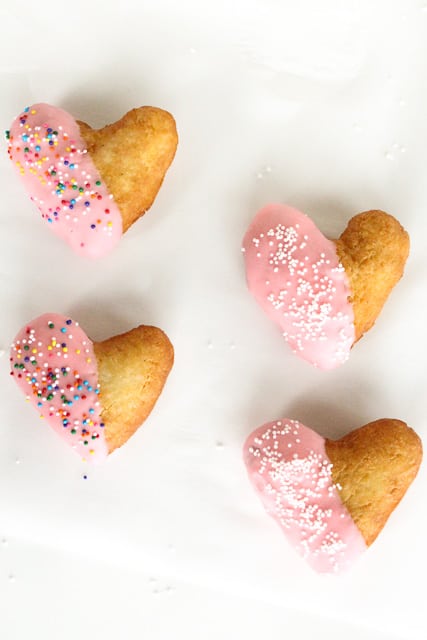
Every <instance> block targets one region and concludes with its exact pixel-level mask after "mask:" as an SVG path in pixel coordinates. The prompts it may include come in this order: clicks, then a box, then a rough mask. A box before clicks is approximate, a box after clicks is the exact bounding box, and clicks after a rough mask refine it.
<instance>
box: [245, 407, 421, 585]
mask: <svg viewBox="0 0 427 640" xmlns="http://www.w3.org/2000/svg"><path fill="white" fill-rule="evenodd" d="M243 456H244V461H245V464H246V467H247V471H248V474H249V478H250V480H251V482H252V484H253V486H254V488H255V490H256V492H257V493H258V494H259V496H260V498H261V500H262V503H263V505H264V507H265V509H266V511H267V512H268V513H269V514H270V515H271V516H272V517H273V518H274V520H276V522H277V523H278V524H279V526H280V527H281V528H282V530H283V532H284V533H285V535H286V537H287V539H288V540H289V542H290V543H291V544H292V545H293V546H294V547H295V548H296V550H297V551H298V553H300V554H301V555H302V556H303V557H304V558H305V559H306V560H307V562H308V563H309V564H310V566H311V567H312V568H313V569H315V570H316V571H319V572H322V573H339V572H341V571H343V570H345V569H347V568H348V567H349V566H350V565H351V564H352V563H353V561H354V560H355V559H356V558H357V557H358V556H359V555H360V554H361V553H363V551H365V550H366V548H367V546H369V545H370V544H371V543H372V542H373V541H374V540H375V538H376V537H377V535H378V533H379V532H380V531H381V529H382V528H383V526H384V524H385V522H386V521H387V518H388V517H389V515H390V513H391V512H392V511H393V509H394V508H395V507H396V505H397V504H398V503H399V501H400V500H401V498H402V497H403V495H404V493H405V492H406V490H407V488H408V486H409V485H410V484H411V482H412V480H413V479H414V477H415V475H416V473H417V471H418V467H419V465H420V463H421V458H422V448H421V441H420V439H419V438H418V436H417V435H416V434H415V432H414V431H413V430H412V429H410V428H409V427H408V426H407V425H406V424H405V423H404V422H401V421H399V420H390V419H383V420H376V421H375V422H371V423H369V424H368V425H365V426H363V427H361V428H359V429H356V430H355V431H352V432H351V433H349V434H347V435H346V436H344V437H343V438H341V440H337V441H332V440H325V439H324V438H322V437H321V436H320V435H318V434H317V433H315V432H314V431H312V430H311V429H309V428H308V427H305V426H304V425H303V424H301V423H300V422H298V421H296V420H289V419H286V418H285V419H282V420H278V421H276V422H269V423H267V424H265V425H263V426H262V427H260V428H258V429H256V431H254V432H253V433H252V434H251V435H250V436H249V438H248V439H247V441H246V443H245V445H244V452H243Z"/></svg>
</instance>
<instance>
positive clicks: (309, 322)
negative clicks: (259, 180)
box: [243, 204, 355, 369]
mask: <svg viewBox="0 0 427 640" xmlns="http://www.w3.org/2000/svg"><path fill="white" fill-rule="evenodd" d="M243 251H244V254H245V263H246V277H247V282H248V287H249V289H250V291H251V292H252V293H253V295H254V296H255V298H256V300H257V301H258V303H259V304H260V305H261V307H262V308H263V309H264V311H265V312H266V313H267V315H268V316H269V317H270V318H271V319H272V320H274V321H275V322H276V323H277V324H278V325H279V326H280V328H281V330H282V332H283V336H284V337H285V338H286V340H287V341H288V342H289V344H290V345H291V347H292V349H293V350H294V351H295V352H296V353H298V354H299V355H300V356H301V357H302V358H304V359H305V360H308V362H311V363H312V364H314V365H315V366H317V367H319V368H320V369H333V368H334V367H337V366H338V365H340V364H342V363H343V362H345V361H346V360H347V358H348V356H349V354H350V348H351V346H352V344H353V342H354V339H355V332H354V315H353V308H352V306H351V303H350V302H349V300H348V297H349V295H350V287H349V283H348V279H347V276H346V274H345V271H344V267H343V266H342V265H341V264H340V262H339V260H338V256H337V252H336V249H335V245H334V243H333V242H331V241H330V240H328V239H327V238H325V236H323V235H322V233H321V232H320V231H319V230H318V229H317V227H316V226H315V225H314V223H313V222H312V221H311V220H310V218H308V217H307V216H306V215H304V214H303V213H301V212H300V211H298V210H297V209H293V208H292V207H288V206H286V205H282V204H269V205H267V206H266V207H264V208H263V209H261V210H260V211H259V212H258V213H257V215H256V216H255V218H254V220H253V221H252V223H251V225H250V226H249V229H248V230H247V232H246V235H245V237H244V240H243Z"/></svg>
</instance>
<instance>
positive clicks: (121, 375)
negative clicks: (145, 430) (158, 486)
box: [10, 313, 173, 462]
mask: <svg viewBox="0 0 427 640" xmlns="http://www.w3.org/2000/svg"><path fill="white" fill-rule="evenodd" d="M172 362H173V348H172V345H171V343H170V342H169V340H168V338H167V336H166V335H165V334H164V333H163V331H161V330H160V329H157V328H156V327H147V326H144V325H141V326H140V327H137V328H136V329H132V330H131V331H128V332H127V333H124V334H122V335H119V336H114V337H113V338H109V339H108V340H105V341H103V342H95V343H94V342H92V341H91V340H90V338H88V336H87V335H86V333H85V332H84V331H83V329H81V327H80V326H79V324H78V323H77V322H74V321H73V320H72V319H71V318H67V317H65V316H62V315H59V314H56V313H48V314H44V315H42V316H40V317H38V318H35V319H34V320H32V321H31V322H29V323H28V325H26V326H25V327H23V328H22V329H21V331H20V332H19V333H18V335H17V336H16V338H15V340H14V342H13V345H12V347H11V355H10V366H11V375H12V376H13V377H14V379H15V381H16V383H17V385H18V387H19V388H20V389H21V391H22V392H23V393H24V394H25V396H26V398H27V400H28V401H29V402H30V403H31V404H32V405H33V406H34V407H35V408H36V410H37V411H38V413H39V414H40V417H41V418H42V419H44V420H45V421H46V422H47V423H48V424H49V425H50V426H51V427H52V429H53V430H54V431H55V432H56V433H57V434H58V435H59V436H61V438H62V439H63V440H65V441H66V442H67V443H68V444H69V445H70V446H71V447H72V448H73V449H74V450H75V451H76V452H77V453H78V454H79V455H80V456H81V457H82V458H84V459H87V460H90V461H91V462H99V461H100V460H103V459H105V457H106V456H107V454H108V453H111V452H112V451H114V449H116V448H117V447H120V446H121V445H122V444H124V443H125V442H126V441H127V439H128V438H129V437H130V436H131V435H132V434H133V433H134V432H135V431H136V429H137V428H138V427H139V426H140V425H141V423H142V422H143V421H144V420H145V418H146V417H147V416H148V414H149V413H150V411H151V409H152V408H153V406H154V404H155V402H156V400H157V398H158V396H159V395H160V392H161V390H162V388H163V385H164V383H165V381H166V378H167V375H168V373H169V371H170V369H171V367H172ZM141 390H142V391H141Z"/></svg>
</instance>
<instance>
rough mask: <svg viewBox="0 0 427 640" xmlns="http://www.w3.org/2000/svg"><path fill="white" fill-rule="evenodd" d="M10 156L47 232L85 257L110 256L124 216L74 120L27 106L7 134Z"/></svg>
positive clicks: (53, 110) (45, 106)
mask: <svg viewBox="0 0 427 640" xmlns="http://www.w3.org/2000/svg"><path fill="white" fill-rule="evenodd" d="M7 137H8V139H9V148H8V152H9V156H10V159H11V160H12V162H13V164H14V166H15V167H16V169H17V171H18V172H19V173H20V175H21V178H22V180H23V182H24V185H25V188H26V189H27V191H28V193H29V194H30V196H31V200H33V201H34V202H35V204H36V205H37V207H38V208H39V210H40V212H41V214H42V218H43V219H44V220H45V221H46V223H47V224H48V225H49V227H50V229H51V230H52V231H53V232H54V233H55V234H56V235H57V236H59V237H60V238H62V239H63V240H65V241H66V242H67V243H68V244H69V245H70V246H71V247H72V249H73V250H74V251H75V252H76V253H78V254H80V255H82V256H86V257H89V258H100V257H102V256H104V255H106V254H107V253H109V252H110V251H111V250H112V249H113V248H114V247H115V246H116V244H117V243H118V242H119V240H120V238H121V235H122V217H121V215H120V211H119V209H118V207H117V205H116V204H115V203H114V201H113V196H112V195H111V194H110V193H109V192H108V190H107V187H106V185H105V183H104V181H103V179H102V178H101V176H100V174H99V172H98V170H97V168H96V167H95V165H94V163H93V162H92V159H91V157H90V155H89V153H88V152H87V150H86V145H85V142H84V140H83V138H82V137H81V135H80V129H79V125H78V124H77V122H76V120H75V119H74V118H73V117H72V116H71V115H70V114H69V113H67V112H66V111H64V110H63V109H58V108H57V107H53V106H51V105H48V104H34V105H32V106H31V107H27V108H26V109H24V111H23V112H22V113H21V114H20V115H19V116H18V117H17V118H15V120H14V121H13V123H12V126H11V129H10V131H9V132H7Z"/></svg>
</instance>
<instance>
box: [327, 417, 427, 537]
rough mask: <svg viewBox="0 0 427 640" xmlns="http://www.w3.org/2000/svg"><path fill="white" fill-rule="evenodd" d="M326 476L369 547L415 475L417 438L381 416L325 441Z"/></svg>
mask: <svg viewBox="0 0 427 640" xmlns="http://www.w3.org/2000/svg"><path fill="white" fill-rule="evenodd" d="M326 453H327V455H328V457H329V459H330V461H331V462H332V465H333V466H332V479H333V481H334V483H336V484H337V485H338V488H340V487H341V489H340V496H341V499H342V501H343V503H344V505H345V506H346V507H347V509H348V511H349V512H350V515H351V516H352V518H353V520H354V522H355V523H356V525H357V527H358V528H359V530H360V532H361V533H362V535H363V537H364V539H365V542H366V544H367V545H371V544H372V543H373V541H374V540H375V538H376V537H377V535H378V534H379V532H380V531H381V529H382V528H383V527H384V525H385V523H386V522H387V520H388V518H389V516H390V514H391V512H392V511H393V510H394V509H395V507H396V506H397V505H398V504H399V502H400V500H401V499H402V498H403V496H404V494H405V492H406V490H407V489H408V487H409V485H410V484H411V482H412V481H413V479H414V478H415V476H416V475H417V472H418V468H419V466H420V464H421V459H422V445H421V440H420V439H419V437H418V436H417V434H416V433H415V431H413V429H411V428H410V427H408V425H407V424H405V423H404V422H401V421H400V420H391V419H387V418H384V419H382V420H375V421H374V422H370V423H369V424H367V425H365V426H364V427H360V428H359V429H356V430H355V431H352V432H351V433H349V434H347V435H346V436H344V437H343V438H341V439H340V440H326Z"/></svg>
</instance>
